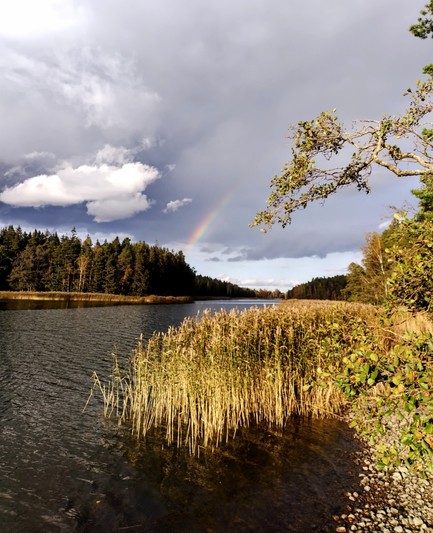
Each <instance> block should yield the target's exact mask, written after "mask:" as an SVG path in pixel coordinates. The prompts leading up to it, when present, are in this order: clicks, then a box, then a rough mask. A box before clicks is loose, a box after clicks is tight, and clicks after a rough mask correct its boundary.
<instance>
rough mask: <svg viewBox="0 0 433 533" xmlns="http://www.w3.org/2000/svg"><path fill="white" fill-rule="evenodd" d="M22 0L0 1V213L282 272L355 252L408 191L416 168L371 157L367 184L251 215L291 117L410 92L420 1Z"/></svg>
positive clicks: (232, 269)
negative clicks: (407, 176)
mask: <svg viewBox="0 0 433 533" xmlns="http://www.w3.org/2000/svg"><path fill="white" fill-rule="evenodd" d="M18 3H19V10H20V11H19V12H18V11H17V10H18V8H16V12H14V11H13V9H15V8H13V7H7V6H2V7H0V20H3V21H6V22H7V21H9V22H8V23H6V22H3V23H0V46H1V52H2V53H1V54H0V67H1V72H2V76H1V78H0V95H1V96H0V111H1V116H2V121H1V124H0V146H1V150H0V170H1V174H0V222H1V224H9V223H13V224H16V225H17V224H21V225H22V226H23V227H38V228H40V229H45V228H48V229H50V230H53V229H56V230H59V231H69V230H70V229H71V227H72V226H76V227H77V228H78V229H79V230H80V231H81V232H82V233H84V234H85V233H89V234H91V235H96V234H98V235H100V234H106V235H112V234H117V233H118V234H122V235H130V236H131V237H132V238H134V239H136V240H146V241H147V242H155V241H158V243H159V244H161V245H167V246H170V247H171V246H173V247H178V248H182V249H184V250H185V252H186V256H187V260H188V261H189V262H190V263H191V264H193V266H195V267H196V269H197V271H198V272H199V273H203V274H209V275H214V276H218V277H221V278H230V279H234V278H236V279H237V280H238V281H240V282H241V284H242V280H245V281H247V280H256V281H255V282H254V283H257V285H258V286H260V282H261V281H262V283H263V286H265V285H266V284H269V280H278V282H277V283H278V285H274V286H278V287H279V288H281V289H282V290H284V289H287V288H288V286H290V284H292V283H293V282H294V281H303V280H304V277H306V276H308V275H310V273H311V270H312V269H311V268H310V265H314V268H316V271H315V273H317V275H323V274H324V273H325V272H326V273H329V274H330V275H331V274H332V267H330V262H329V261H328V260H326V258H327V257H334V259H335V256H332V254H348V255H347V260H348V262H350V259H351V257H352V258H355V257H357V254H358V250H359V247H360V246H361V244H362V241H363V235H364V233H365V232H367V231H372V230H376V229H377V228H378V227H379V225H380V224H381V223H383V222H384V217H386V216H387V215H389V208H388V206H389V205H397V206H398V205H401V204H402V203H403V202H404V201H406V200H408V199H409V200H411V195H410V189H412V188H413V187H414V186H416V180H406V181H404V180H397V179H396V178H393V177H389V176H386V174H385V173H384V172H383V171H378V172H377V174H375V175H374V176H373V177H372V179H373V184H374V185H376V186H375V187H374V188H373V192H372V194H371V195H369V196H364V195H362V194H359V193H358V192H357V191H356V190H355V189H354V190H351V189H348V190H347V191H345V192H344V193H343V194H341V195H340V196H339V197H336V198H334V199H332V200H331V201H329V202H328V203H327V204H326V205H325V206H323V207H321V206H314V207H312V208H311V209H308V210H306V211H304V212H302V213H300V214H299V216H296V217H295V220H294V223H293V225H292V227H288V228H286V229H285V230H282V229H280V228H274V229H273V230H272V231H271V232H270V233H268V234H267V235H262V234H260V232H258V230H254V229H251V228H249V227H248V224H249V222H250V221H251V220H252V218H253V217H254V214H255V212H256V211H257V210H259V209H262V208H263V207H264V206H265V199H266V197H267V195H268V187H269V181H270V179H271V178H272V177H273V175H274V174H276V173H278V172H279V170H280V169H281V168H282V166H283V165H284V162H285V161H286V160H287V158H288V157H289V155H290V147H289V145H288V142H287V139H286V136H287V131H288V126H289V124H290V123H296V122H297V121H299V120H303V119H308V118H312V117H313V116H314V115H315V114H317V113H318V112H320V111H321V110H323V109H330V108H337V112H338V114H339V116H340V117H341V118H342V119H343V120H345V121H346V122H347V124H348V126H350V121H351V120H352V119H361V118H375V117H377V116H380V115H381V114H382V113H383V112H389V113H398V112H399V111H402V110H403V109H404V106H405V99H404V97H403V96H402V95H403V92H404V91H405V90H406V89H407V88H408V87H409V86H410V85H413V84H414V82H415V80H416V79H417V78H418V77H420V75H421V74H420V73H421V69H422V66H423V65H424V64H426V63H428V62H430V60H429V53H430V44H429V43H428V42H423V41H420V40H418V39H415V38H414V37H412V36H411V35H410V34H409V32H408V27H409V25H410V24H411V23H413V22H414V21H415V20H416V17H417V16H418V12H419V10H420V9H421V8H422V6H423V3H424V2H422V1H421V2H410V3H409V2H406V1H403V0H401V1H400V0H382V1H381V2H374V1H372V0H371V1H367V2H366V1H365V0H362V1H361V0H352V1H351V2H346V1H343V0H329V1H328V2H320V1H318V0H312V1H309V2H305V1H303V0H302V1H301V0H293V1H290V2H287V1H284V0H272V1H264V0H248V1H247V0H240V1H239V2H236V3H234V2H228V1H226V0H220V1H219V2H214V1H211V2H206V3H204V2H199V1H198V0H185V1H184V2H177V1H175V0H167V1H165V2H157V1H156V0H153V1H150V0H131V1H130V2H128V4H127V5H126V4H124V3H120V2H115V1H114V0H108V1H107V0H105V1H102V0H93V1H92V2H90V0H81V1H75V2H72V0H71V1H68V0H62V1H60V2H51V1H49V0H46V1H43V0H41V2H40V3H38V5H39V11H38V10H35V8H34V5H33V3H32V2H30V1H28V2H26V1H24V0H20V1H19V2H18ZM27 17H32V24H29V23H28V20H27ZM20 23H21V25H20ZM13 28H15V30H14V31H12V29H13ZM412 201H413V200H412ZM60 206H61V207H60ZM67 224H69V226H68V225H67ZM227 247H229V248H230V249H231V250H232V252H231V253H230V254H226V253H223V252H224V250H225V249H226V248H227ZM206 250H208V251H206ZM350 254H352V255H351V256H350ZM358 255H359V254H358ZM345 257H346V256H345ZM312 258H322V259H323V261H318V260H317V259H312ZM284 261H286V262H285V263H284ZM307 263H308V267H307V266H306V265H307ZM284 265H286V266H284ZM211 267H212V268H211ZM341 268H342V266H341V263H340V259H339V260H338V261H336V262H335V267H334V270H335V271H336V272H335V273H339V271H341ZM330 271H331V272H330ZM313 275H314V272H313ZM266 286H268V285H266Z"/></svg>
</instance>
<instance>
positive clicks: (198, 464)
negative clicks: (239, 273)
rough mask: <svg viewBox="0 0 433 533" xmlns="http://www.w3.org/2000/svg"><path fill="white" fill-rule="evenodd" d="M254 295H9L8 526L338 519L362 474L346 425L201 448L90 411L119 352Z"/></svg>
mask: <svg viewBox="0 0 433 533" xmlns="http://www.w3.org/2000/svg"><path fill="white" fill-rule="evenodd" d="M251 303H252V302H245V301H242V302H233V301H231V302H227V301H221V302H212V303H209V302H197V303H192V304H183V305H145V306H135V305H130V306H102V307H86V306H81V307H72V308H71V307H69V308H59V307H61V306H62V305H63V304H61V303H57V304H52V305H51V306H50V305H48V304H47V303H42V302H33V303H32V304H30V305H29V304H28V303H26V302H1V301H0V431H1V435H0V532H1V533H51V532H102V533H107V532H108V533H110V532H123V531H126V532H154V533H156V532H178V531H179V532H183V531H185V532H189V533H191V532H224V533H225V532H238V531H241V532H243V531H251V532H252V531H254V532H255V531H257V532H261V531H263V532H272V531H275V532H277V531H289V532H309V531H311V532H314V531H317V532H319V531H325V532H326V531H335V523H333V522H332V518H331V517H332V515H333V514H335V513H338V512H340V513H341V512H343V510H344V506H345V504H346V502H345V498H344V493H345V492H346V491H348V490H354V489H355V488H356V481H357V474H358V473H357V467H356V466H355V465H354V464H353V461H352V454H351V452H352V451H353V450H354V449H355V443H354V440H353V438H352V434H351V432H350V431H349V430H348V429H347V427H346V426H345V425H344V424H342V423H339V422H336V421H321V422H319V421H308V420H305V421H301V420H298V421H293V424H292V425H291V426H290V427H288V428H287V429H286V431H285V432H284V435H277V434H274V433H272V432H269V431H267V430H265V429H263V428H250V429H249V430H248V431H244V432H242V433H241V434H239V435H238V436H237V437H236V439H235V440H234V441H233V442H232V443H230V444H229V445H227V446H224V447H222V448H221V449H218V450H216V451H215V452H214V453H211V452H205V453H203V454H202V455H201V456H200V458H199V459H197V458H193V457H190V456H189V455H188V454H187V453H185V452H184V451H182V450H176V449H175V448H167V447H166V446H164V444H163V441H161V440H159V439H158V438H157V437H156V436H154V437H153V438H149V439H148V440H147V441H146V442H145V443H142V444H141V445H138V444H137V443H136V442H135V440H134V439H132V438H130V436H129V433H128V431H127V430H126V429H119V428H118V427H117V425H116V424H114V423H113V422H110V421H107V420H105V419H104V418H103V416H102V405H101V400H100V398H95V399H92V400H91V401H90V403H89V405H88V408H87V409H86V411H85V412H84V413H83V412H82V410H83V407H84V404H85V402H86V400H87V397H88V394H89V390H90V388H91V386H92V380H91V376H92V373H93V371H97V372H98V374H99V375H100V376H101V377H107V376H108V375H109V374H110V370H111V364H112V352H113V350H115V351H116V352H117V353H118V355H119V357H120V359H121V360H123V361H125V360H127V358H128V357H129V355H130V352H131V349H132V348H133V347H134V345H135V344H136V342H137V340H138V339H139V337H140V335H141V334H143V337H144V338H148V337H149V336H150V335H151V334H152V333H153V332H154V331H156V330H158V331H164V330H165V329H167V327H168V326H169V325H177V324H179V323H180V322H181V321H182V319H183V318H184V317H186V316H192V315H194V316H195V315H196V314H197V313H198V312H200V311H202V310H203V309H204V308H205V307H209V306H212V307H213V308H215V309H220V308H222V307H224V308H228V307H232V306H233V305H237V306H238V307H241V308H244V307H248V306H250V305H251ZM81 305H82V304H81ZM56 306H57V308H56Z"/></svg>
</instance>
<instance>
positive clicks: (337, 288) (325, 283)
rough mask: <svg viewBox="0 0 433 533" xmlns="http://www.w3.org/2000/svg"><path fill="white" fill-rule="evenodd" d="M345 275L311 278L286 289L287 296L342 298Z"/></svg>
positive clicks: (322, 298)
mask: <svg viewBox="0 0 433 533" xmlns="http://www.w3.org/2000/svg"><path fill="white" fill-rule="evenodd" d="M346 283H347V277H346V276H344V275H339V276H332V277H326V278H324V277H322V278H313V279H312V280H311V281H308V282H306V283H301V284H299V285H296V286H295V287H293V289H290V290H289V291H287V298H300V299H303V298H306V299H310V300H311V299H312V300H343V299H344V298H343V291H344V288H345V287H346Z"/></svg>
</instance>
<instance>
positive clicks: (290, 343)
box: [95, 302, 380, 454]
mask: <svg viewBox="0 0 433 533" xmlns="http://www.w3.org/2000/svg"><path fill="white" fill-rule="evenodd" d="M378 328H380V317H379V316H378V313H377V309H376V308H374V307H372V306H367V305H362V304H348V303H344V302H339V303H336V302H332V303H331V302H306V303H304V302H291V303H290V304H283V305H279V306H274V307H265V308H261V309H258V308H252V309H248V310H245V311H242V312H239V311H236V310H231V311H230V312H225V311H221V312H219V313H216V314H212V313H211V312H209V311H207V312H205V313H204V314H202V315H201V316H200V317H197V318H188V319H185V320H184V322H183V323H182V324H181V325H180V326H179V327H177V328H170V329H169V330H168V331H167V332H166V333H163V334H155V335H154V336H153V337H152V338H151V339H150V340H149V341H148V342H147V343H146V344H144V345H143V343H142V342H140V343H139V345H138V347H137V348H136V349H135V350H134V352H133V354H132V357H131V360H130V362H129V366H128V368H127V369H126V371H125V372H124V373H123V374H122V372H121V371H120V369H119V367H118V366H117V362H115V367H114V371H113V374H112V381H111V382H110V383H109V384H107V385H105V384H104V385H102V384H101V383H100V382H99V379H98V377H97V376H96V375H95V385H96V387H97V388H99V389H100V390H101V391H102V392H103V395H104V403H105V409H104V411H105V414H106V416H109V415H114V416H116V417H117V419H118V421H119V424H122V423H125V422H126V423H128V424H130V427H131V430H132V433H133V434H134V435H136V436H137V437H138V438H139V439H141V438H144V437H145V436H146V434H147V433H148V432H149V431H150V430H151V429H152V428H160V429H162V431H163V432H164V433H165V439H166V441H167V443H168V444H173V443H175V444H177V445H178V446H187V447H188V448H189V450H190V452H191V453H193V454H195V453H198V452H199V449H200V447H201V446H218V445H219V444H221V443H223V442H226V441H227V440H228V439H229V438H231V437H233V436H234V435H235V434H236V431H237V429H238V428H240V427H242V426H248V425H249V424H251V423H265V424H267V425H268V426H269V427H272V428H275V429H282V428H284V426H285V424H286V422H287V419H288V418H289V417H291V416H293V415H300V416H315V417H325V416H337V415H339V414H341V413H342V410H343V408H344V406H345V405H346V402H347V400H345V398H344V395H343V394H342V392H341V390H340V389H339V388H338V387H337V386H336V385H335V378H336V375H337V374H338V373H339V372H340V371H341V366H342V364H343V363H342V361H343V358H344V357H345V356H347V355H349V354H351V353H354V352H355V351H356V349H357V347H358V345H359V343H364V345H365V342H366V339H367V342H368V338H369V336H371V335H374V332H375V331H376V330H377V329H378ZM354 332H356V333H354Z"/></svg>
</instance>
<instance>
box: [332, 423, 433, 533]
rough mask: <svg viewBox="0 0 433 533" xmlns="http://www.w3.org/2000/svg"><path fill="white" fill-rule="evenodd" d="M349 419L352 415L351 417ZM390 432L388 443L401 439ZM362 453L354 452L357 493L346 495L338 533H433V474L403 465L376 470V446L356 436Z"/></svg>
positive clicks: (336, 521)
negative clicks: (356, 467)
mask: <svg viewBox="0 0 433 533" xmlns="http://www.w3.org/2000/svg"><path fill="white" fill-rule="evenodd" d="M348 418H350V415H349V417H348ZM393 433H394V431H393V430H391V431H390V432H388V435H387V436H386V438H387V439H389V438H391V439H393V438H395V439H398V436H397V434H395V435H393ZM354 438H355V439H358V440H360V442H361V449H360V450H359V451H356V452H354V459H355V463H356V464H358V465H359V467H360V469H361V472H360V474H359V482H358V487H359V488H358V489H357V490H356V491H354V492H347V493H346V494H345V496H346V498H347V506H346V511H345V512H344V513H342V514H341V515H334V516H333V517H332V518H333V520H334V522H335V531H336V533H350V532H354V533H373V532H374V533H376V532H377V533H416V532H419V531H420V532H424V533H427V532H431V533H433V471H427V470H422V471H419V470H418V471H417V470H415V469H411V468H408V467H406V466H404V465H400V466H393V467H390V468H389V469H388V470H381V469H379V468H378V467H377V461H376V455H377V449H376V448H377V446H378V445H380V442H378V443H377V444H376V445H373V444H370V443H368V442H367V441H365V439H363V438H361V437H359V436H357V435H356V433H355V437H354Z"/></svg>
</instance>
